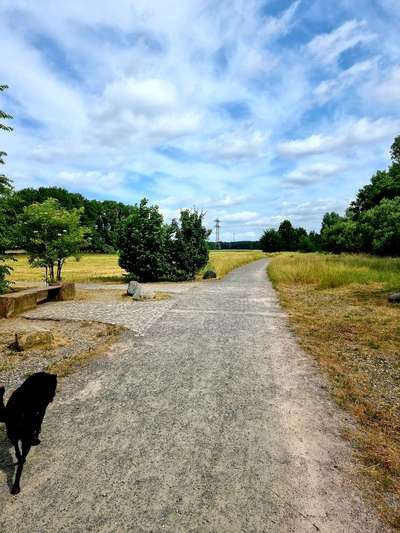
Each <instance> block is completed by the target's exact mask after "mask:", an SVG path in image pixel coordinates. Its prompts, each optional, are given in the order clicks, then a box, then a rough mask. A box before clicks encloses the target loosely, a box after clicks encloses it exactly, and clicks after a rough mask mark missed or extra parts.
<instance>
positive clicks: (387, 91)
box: [366, 65, 400, 106]
mask: <svg viewBox="0 0 400 533" xmlns="http://www.w3.org/2000/svg"><path fill="white" fill-rule="evenodd" d="M366 93H367V94H366V97H367V98H369V99H371V98H373V99H374V101H378V102H379V103H380V104H383V105H385V106H393V105H396V104H398V103H400V65H395V66H394V67H393V68H392V69H391V70H390V71H389V72H388V73H387V75H386V76H385V77H383V78H382V76H380V77H379V79H378V80H377V81H376V82H375V83H374V84H373V85H372V86H369V87H368V88H367V91H366Z"/></svg>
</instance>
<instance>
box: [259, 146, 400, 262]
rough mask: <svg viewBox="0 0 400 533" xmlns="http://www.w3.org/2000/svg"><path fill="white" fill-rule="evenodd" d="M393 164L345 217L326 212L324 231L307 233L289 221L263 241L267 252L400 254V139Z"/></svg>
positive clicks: (393, 149) (267, 232) (361, 192)
mask: <svg viewBox="0 0 400 533" xmlns="http://www.w3.org/2000/svg"><path fill="white" fill-rule="evenodd" d="M390 155H391V160H392V164H391V165H390V166H389V168H388V169H387V170H378V171H377V172H376V173H375V174H374V175H373V176H372V178H371V181H370V183H368V184H367V185H365V186H364V187H362V188H361V189H360V190H359V191H358V193H357V196H356V198H355V200H354V201H353V202H351V204H350V205H349V207H348V209H347V211H346V213H345V215H344V216H340V215H339V214H338V213H335V212H331V213H326V214H325V215H324V217H323V219H322V225H321V231H320V233H316V232H313V231H311V232H310V233H307V231H306V230H305V229H304V228H294V227H293V226H292V224H291V223H290V221H289V220H285V221H283V222H282V224H281V225H280V226H279V228H278V230H274V229H267V230H265V232H264V234H263V236H262V237H261V239H260V246H261V248H262V249H263V250H264V251H266V252H279V251H300V252H312V251H325V252H332V253H342V252H348V253H360V252H363V253H368V254H374V255H392V256H399V255H400V136H398V137H396V138H395V139H394V142H393V144H392V146H391V149H390Z"/></svg>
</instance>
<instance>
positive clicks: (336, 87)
mask: <svg viewBox="0 0 400 533" xmlns="http://www.w3.org/2000/svg"><path fill="white" fill-rule="evenodd" d="M376 66H377V64H376V61H375V60H366V61H360V62H359V63H355V64H354V65H352V66H351V67H349V68H348V69H345V70H342V71H341V72H340V73H339V74H338V75H337V76H336V77H335V78H330V79H328V80H323V81H322V82H321V83H319V84H318V85H317V86H316V87H315V89H314V95H315V96H316V97H317V99H318V100H319V101H320V102H326V101H327V100H330V99H331V98H333V97H335V96H337V95H338V94H340V93H342V92H343V91H345V90H346V89H348V88H349V87H350V86H351V85H353V84H354V83H360V82H361V81H362V80H363V79H368V78H369V77H370V76H371V75H372V72H373V71H374V70H375V69H376Z"/></svg>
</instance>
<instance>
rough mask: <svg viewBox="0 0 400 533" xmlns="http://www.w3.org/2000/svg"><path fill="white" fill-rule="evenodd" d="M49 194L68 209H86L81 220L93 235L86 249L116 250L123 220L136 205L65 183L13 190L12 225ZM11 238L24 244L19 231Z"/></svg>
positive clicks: (14, 244)
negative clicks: (97, 197)
mask: <svg viewBox="0 0 400 533" xmlns="http://www.w3.org/2000/svg"><path fill="white" fill-rule="evenodd" d="M49 198H55V199H56V200H58V202H59V204H60V206H61V207H64V208H65V209H67V210H71V209H80V208H83V209H84V211H83V212H82V215H81V223H82V224H83V225H84V226H87V227H88V228H90V230H91V236H90V239H88V240H87V241H86V244H85V249H86V251H92V252H105V253H108V252H113V251H114V250H116V248H117V233H118V226H119V223H120V221H121V220H122V219H123V218H125V217H127V216H128V215H129V214H130V213H131V211H132V206H129V205H125V204H123V203H121V202H114V201H108V200H106V201H98V200H88V199H87V198H85V197H83V196H82V195H81V194H79V193H71V192H69V191H67V190H66V189H63V188H61V187H39V188H38V189H33V188H27V189H21V190H20V191H16V192H14V193H13V194H10V195H9V197H8V199H7V201H6V202H5V211H6V217H7V225H8V227H10V228H13V227H14V226H15V222H16V220H17V218H18V216H19V215H20V214H21V213H22V211H23V209H24V208H25V207H27V206H29V205H31V204H32V203H42V202H44V201H45V200H47V199H49ZM9 238H10V246H11V247H12V248H21V247H22V244H21V242H20V241H21V239H20V235H19V234H18V232H15V231H14V232H11V233H10V236H9Z"/></svg>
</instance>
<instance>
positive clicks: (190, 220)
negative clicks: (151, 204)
mask: <svg viewBox="0 0 400 533" xmlns="http://www.w3.org/2000/svg"><path fill="white" fill-rule="evenodd" d="M203 218H204V214H203V213H199V212H198V211H196V210H193V211H191V210H190V209H184V210H183V211H181V215H180V224H178V222H177V221H176V220H175V219H174V220H173V221H172V223H171V226H170V240H169V262H168V263H169V264H168V266H169V269H170V277H171V279H176V280H187V279H193V278H194V277H195V275H196V273H197V272H198V271H199V270H200V269H201V268H203V267H204V266H206V264H207V263H208V246H207V237H208V236H209V235H210V231H209V230H207V229H206V228H205V227H204V226H203Z"/></svg>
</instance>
